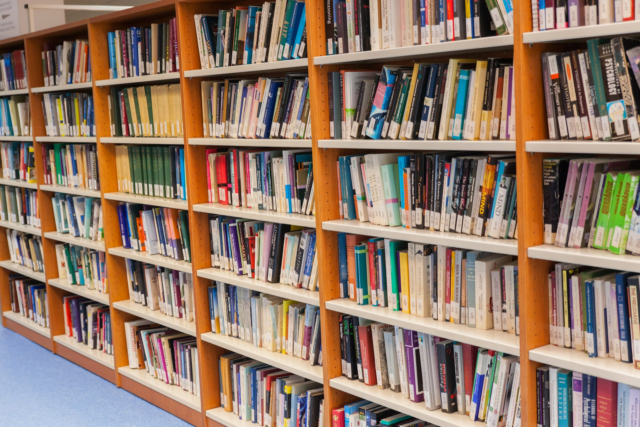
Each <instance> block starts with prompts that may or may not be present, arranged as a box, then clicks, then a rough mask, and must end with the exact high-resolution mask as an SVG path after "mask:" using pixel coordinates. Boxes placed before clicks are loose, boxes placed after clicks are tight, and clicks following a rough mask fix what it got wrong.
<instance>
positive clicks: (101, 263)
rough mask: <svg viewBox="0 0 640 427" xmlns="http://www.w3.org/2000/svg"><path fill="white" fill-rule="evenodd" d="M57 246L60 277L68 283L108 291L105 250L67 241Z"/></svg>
mask: <svg viewBox="0 0 640 427" xmlns="http://www.w3.org/2000/svg"><path fill="white" fill-rule="evenodd" d="M55 248H56V261H57V265H58V278H59V279H63V280H65V279H66V281H67V284H68V285H76V286H84V288H85V289H90V290H95V291H98V292H100V293H101V294H107V293H108V286H107V265H106V263H105V254H104V252H103V251H96V250H94V249H87V248H83V247H81V246H76V245H70V244H67V243H58V244H56V246H55Z"/></svg>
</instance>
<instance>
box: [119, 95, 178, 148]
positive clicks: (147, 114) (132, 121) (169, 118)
mask: <svg viewBox="0 0 640 427" xmlns="http://www.w3.org/2000/svg"><path fill="white" fill-rule="evenodd" d="M108 99H109V118H110V120H111V136H114V137H116V136H130V137H152V136H160V137H178V136H182V132H183V125H182V101H181V98H180V84H179V83H178V84H173V85H155V86H136V87H125V88H122V87H112V88H111V89H110V91H109V98H108Z"/></svg>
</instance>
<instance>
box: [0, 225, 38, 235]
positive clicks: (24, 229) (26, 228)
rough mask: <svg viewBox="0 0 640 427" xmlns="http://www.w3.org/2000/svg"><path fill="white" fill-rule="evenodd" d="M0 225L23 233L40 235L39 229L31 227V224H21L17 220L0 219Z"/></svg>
mask: <svg viewBox="0 0 640 427" xmlns="http://www.w3.org/2000/svg"><path fill="white" fill-rule="evenodd" d="M0 227H4V228H10V229H12V230H18V231H22V232H24V233H29V234H33V235H34V236H42V230H41V229H39V228H36V227H33V226H31V225H22V224H20V223H19V222H11V221H0Z"/></svg>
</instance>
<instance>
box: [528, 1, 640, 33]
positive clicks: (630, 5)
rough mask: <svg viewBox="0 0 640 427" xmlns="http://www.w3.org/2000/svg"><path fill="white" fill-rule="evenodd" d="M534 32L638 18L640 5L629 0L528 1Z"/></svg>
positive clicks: (639, 17)
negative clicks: (585, 0)
mask: <svg viewBox="0 0 640 427" xmlns="http://www.w3.org/2000/svg"><path fill="white" fill-rule="evenodd" d="M531 11H532V16H531V20H532V24H533V31H547V30H553V29H563V28H575V27H583V26H592V25H600V24H613V23H616V22H624V21H634V20H636V21H637V20H638V19H640V6H639V5H637V4H635V3H634V2H633V1H631V0H621V1H616V2H615V4H614V3H613V2H609V1H607V0H589V1H587V2H584V3H583V2H573V1H571V2H569V4H567V2H562V1H551V2H549V1H544V0H531Z"/></svg>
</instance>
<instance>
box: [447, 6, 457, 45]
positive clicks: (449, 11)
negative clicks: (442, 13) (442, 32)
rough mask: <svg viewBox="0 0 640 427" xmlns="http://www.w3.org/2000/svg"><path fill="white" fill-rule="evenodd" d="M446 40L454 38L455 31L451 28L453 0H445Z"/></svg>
mask: <svg viewBox="0 0 640 427" xmlns="http://www.w3.org/2000/svg"><path fill="white" fill-rule="evenodd" d="M446 31H447V38H446V40H447V41H452V40H455V39H456V32H455V31H454V28H453V0H447V29H446Z"/></svg>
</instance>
